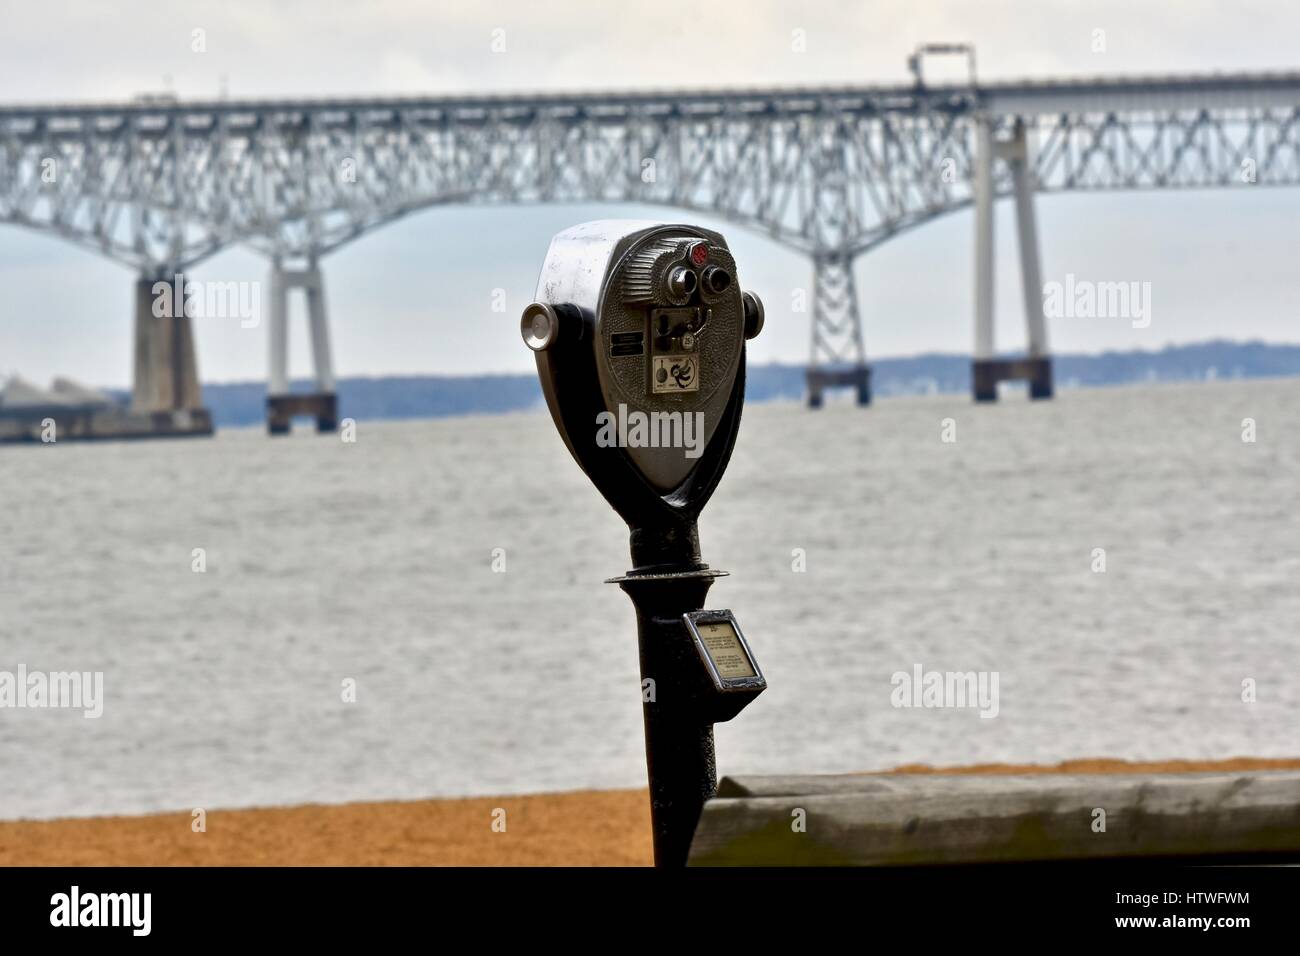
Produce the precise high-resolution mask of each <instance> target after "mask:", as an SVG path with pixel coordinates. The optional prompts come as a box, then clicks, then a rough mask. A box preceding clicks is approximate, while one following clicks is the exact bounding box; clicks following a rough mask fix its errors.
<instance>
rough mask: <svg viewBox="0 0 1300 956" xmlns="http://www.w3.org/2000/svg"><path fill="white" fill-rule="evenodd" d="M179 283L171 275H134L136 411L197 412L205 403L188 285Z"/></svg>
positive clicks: (133, 395)
mask: <svg viewBox="0 0 1300 956" xmlns="http://www.w3.org/2000/svg"><path fill="white" fill-rule="evenodd" d="M176 285H177V282H175V281H173V279H172V278H171V277H161V278H157V279H154V278H149V277H141V278H140V279H137V280H136V283H135V375H134V380H133V383H132V390H131V411H133V412H139V413H143V414H152V413H155V412H174V411H189V412H193V411H198V410H200V409H201V408H202V406H203V396H202V393H201V392H200V390H199V372H198V362H197V361H196V359H195V353H194V330H193V327H192V326H191V323H190V317H189V316H188V315H186V314H185V293H184V289H177V288H176Z"/></svg>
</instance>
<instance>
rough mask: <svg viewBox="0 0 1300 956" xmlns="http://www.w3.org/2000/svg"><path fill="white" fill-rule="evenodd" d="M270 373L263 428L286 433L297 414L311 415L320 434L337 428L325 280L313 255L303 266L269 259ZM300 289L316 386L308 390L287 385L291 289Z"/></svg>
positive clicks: (336, 408)
mask: <svg viewBox="0 0 1300 956" xmlns="http://www.w3.org/2000/svg"><path fill="white" fill-rule="evenodd" d="M270 286H271V321H270V337H271V343H270V371H269V375H268V377H267V388H266V428H267V431H268V432H270V433H271V434H272V435H285V434H288V432H289V427H290V425H291V423H292V421H293V419H294V417H295V416H297V415H308V416H313V417H315V419H316V430H317V431H318V432H332V431H335V430H337V428H338V396H337V394H336V393H335V383H334V364H333V359H332V358H331V355H330V340H329V324H328V322H327V320H326V315H325V281H324V278H323V277H322V276H321V271H320V265H319V264H318V262H317V261H316V259H315V258H312V259H310V260H308V263H307V266H306V268H303V269H288V268H285V266H284V264H283V262H282V261H281V260H280V259H274V260H272V263H271V279H270ZM292 289H301V290H302V291H303V293H304V297H305V299H306V301H307V325H308V331H309V333H310V335H311V348H312V360H313V371H314V372H315V377H314V385H315V388H314V390H313V391H311V392H305V393H304V392H296V393H295V392H291V391H290V389H289V292H290V290H292Z"/></svg>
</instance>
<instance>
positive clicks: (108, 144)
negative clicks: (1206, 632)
mask: <svg viewBox="0 0 1300 956" xmlns="http://www.w3.org/2000/svg"><path fill="white" fill-rule="evenodd" d="M1297 184H1300V73H1272V74H1242V75H1206V76H1180V77H1150V78H1123V79H1113V80H1062V81H1047V82H1017V83H1002V82H1000V83H990V84H981V85H978V86H977V85H973V84H972V85H943V86H926V85H922V84H921V83H920V82H918V83H917V84H915V85H910V86H903V85H900V86H882V87H863V88H853V87H843V88H825V89H784V90H718V91H698V92H691V91H685V92H682V91H677V92H659V93H656V92H642V93H609V94H576V95H549V94H548V95H537V96H510V97H505V96H481V97H479V96H473V97H471V96H460V97H456V96H448V97H436V98H431V97H418V98H386V99H343V100H339V99H329V100H265V101H219V102H193V103H188V102H187V103H181V102H177V101H174V100H170V101H167V100H164V101H158V100H156V99H154V100H150V101H138V102H132V103H129V104H116V105H103V104H94V105H91V104H83V105H75V104H70V105H48V106H6V107H0V222H7V223H13V224H15V225H20V226H27V227H30V228H33V229H39V230H44V231H48V232H51V233H54V234H56V235H59V236H62V237H63V238H65V239H68V240H69V241H71V242H74V243H77V244H78V245H81V246H84V247H87V248H90V249H93V250H95V251H96V252H99V253H101V254H103V255H105V256H108V257H109V258H112V259H114V260H117V261H119V262H122V263H125V264H127V265H129V266H131V267H133V268H134V269H136V270H138V271H139V273H140V276H141V279H142V281H145V282H151V281H152V280H154V279H156V278H159V277H170V276H171V275H172V274H173V273H176V272H181V271H183V270H185V269H186V268H188V267H191V266H193V265H195V264H196V263H198V262H200V261H202V260H203V259H205V258H207V257H208V256H211V255H213V254H214V253H216V252H218V251H220V250H222V249H225V248H226V247H228V246H231V245H233V244H246V245H249V246H252V247H254V248H256V249H257V250H260V251H261V252H262V253H264V254H265V255H266V256H267V257H269V258H270V259H271V261H272V263H273V270H274V271H273V273H272V286H273V290H286V289H290V288H297V287H302V288H305V289H307V290H308V291H309V297H310V294H311V293H312V292H314V293H315V298H316V300H319V301H317V303H316V305H314V306H313V314H312V329H313V333H314V336H315V337H316V338H317V339H318V341H317V342H316V345H317V349H316V355H317V362H318V385H319V386H320V389H321V390H322V391H327V390H332V388H333V383H332V372H331V371H330V370H329V361H330V360H329V348H328V340H327V338H326V336H327V332H326V323H325V316H324V305H323V298H324V294H323V286H322V284H321V281H320V273H319V265H318V263H319V260H320V258H321V257H322V256H324V255H326V254H327V253H329V252H332V251H334V250H336V249H338V248H340V247H341V246H343V245H345V244H346V243H348V242H350V241H351V240H353V239H356V238H358V237H359V236H362V235H365V234H366V233H367V232H369V231H370V230H373V229H377V228H380V227H382V226H384V225H385V224H387V223H389V222H392V221H394V220H396V219H399V218H401V217H403V216H406V215H409V214H411V213H414V212H417V211H420V210H423V209H426V208H428V207H431V206H437V205H441V204H449V203H462V204H463V203H546V202H583V203H639V204H657V205H663V206H671V207H675V208H677V209H681V210H688V211H694V212H700V213H705V214H707V215H709V216H712V217H717V218H719V219H722V220H726V221H729V222H734V223H736V224H738V225H741V226H744V227H747V228H749V229H753V230H757V231H759V232H761V233H765V234H766V235H768V236H770V237H771V238H773V239H774V240H776V241H777V242H779V243H782V244H784V245H786V246H788V247H790V248H792V249H796V250H798V251H800V252H802V253H804V254H806V255H808V256H809V257H810V259H811V262H812V266H813V276H814V281H813V295H812V323H811V324H812V330H811V354H810V358H809V386H810V398H811V399H813V400H814V403H819V402H820V396H821V391H822V389H823V388H824V387H827V386H830V385H834V384H856V385H857V386H858V388H859V399H860V400H861V401H864V402H865V401H866V400H867V398H868V396H869V391H868V384H867V383H868V379H867V362H866V353H865V350H864V345H863V335H862V320H861V317H860V312H859V308H858V300H857V293H856V289H855V288H854V282H853V263H854V260H855V259H856V258H857V257H858V256H860V255H862V254H864V253H866V252H868V251H870V250H871V249H873V248H874V247H876V246H877V245H879V244H881V243H883V242H885V241H887V240H888V239H890V238H892V237H893V236H896V235H898V234H899V233H902V232H905V231H907V230H909V229H912V228H914V227H916V226H919V225H921V224H923V223H925V222H928V221H929V220H931V219H934V218H936V217H938V216H941V215H945V214H947V213H950V212H953V211H955V210H959V209H962V208H964V207H966V206H968V205H974V206H975V207H976V222H977V227H976V242H975V246H976V249H975V254H976V289H975V300H976V301H975V319H976V349H975V353H976V355H975V357H976V361H977V363H978V362H980V361H984V362H989V361H991V360H992V358H993V352H992V348H993V343H992V216H991V211H990V210H991V207H992V203H993V202H994V200H996V199H997V198H999V197H1003V196H1012V197H1015V198H1016V200H1017V211H1018V214H1019V215H1018V221H1019V223H1020V230H1019V232H1020V240H1021V257H1022V259H1021V266H1022V273H1023V274H1024V277H1025V278H1024V281H1025V287H1026V288H1025V292H1026V296H1025V298H1026V306H1027V310H1028V311H1027V315H1026V318H1027V322H1028V326H1029V357H1030V359H1037V358H1043V359H1045V358H1046V336H1045V330H1043V329H1042V327H1041V326H1042V317H1041V302H1040V301H1039V295H1040V292H1041V284H1040V283H1038V282H1037V268H1038V267H1037V237H1036V233H1035V231H1034V223H1033V203H1032V196H1033V194H1034V193H1038V192H1073V191H1092V190H1126V189H1199V188H1208V187H1231V188H1237V189H1259V188H1267V187H1273V186H1294V185H1297ZM290 266H294V267H296V268H292V269H291V268H290ZM1031 279H1033V280H1034V281H1033V282H1031V281H1030V280H1031ZM273 297H275V298H278V299H279V300H283V297H284V292H283V291H276V292H274V295H273ZM283 311H284V310H283V308H274V307H273V313H279V314H278V315H276V314H273V316H272V323H271V325H272V333H271V335H272V342H271V351H272V372H271V379H272V386H273V388H272V392H273V393H274V390H275V388H276V387H279V386H283V385H284V382H283V381H282V376H278V375H277V370H276V365H277V363H280V364H283V355H282V353H283V349H284V341H283V336H282V332H277V328H276V325H277V323H279V324H280V325H283V321H284V316H283ZM1035 313H1036V315H1037V317H1036V318H1035ZM140 321H141V320H140V317H139V316H137V323H139V322H140ZM1035 322H1037V323H1038V325H1037V327H1036V326H1035ZM142 335H143V336H144V339H145V340H142V338H141V336H142ZM277 335H280V336H281V338H280V340H279V341H278V342H277V338H276V337H277ZM147 339H148V335H147V334H146V333H141V332H140V331H139V329H137V363H136V377H137V382H136V385H137V388H136V396H135V397H136V402H137V404H138V405H140V406H142V407H148V406H150V405H154V406H158V407H163V408H166V407H172V408H177V407H181V405H182V404H183V403H184V402H185V401H189V400H191V399H187V398H186V396H187V395H190V396H192V395H193V394H196V393H197V389H195V388H191V387H187V385H186V383H183V382H179V381H177V380H176V373H175V369H174V368H173V367H172V366H177V365H183V364H185V363H184V362H180V361H177V360H176V359H175V356H176V351H177V343H178V342H179V343H181V346H182V347H183V348H190V349H192V338H191V336H190V332H189V330H188V329H187V328H180V327H177V328H175V329H173V330H172V332H171V334H170V337H169V338H168V339H167V341H166V342H165V343H163V345H158V344H157V343H154V342H152V340H147ZM146 340H147V341H146ZM142 343H143V344H142ZM186 343H188V344H186ZM277 350H278V352H279V353H281V354H277ZM142 355H146V358H145V359H143V361H144V362H145V364H146V365H148V363H149V362H150V361H155V362H161V363H163V365H165V366H167V363H168V362H170V363H171V365H170V366H167V369H170V371H167V369H164V371H165V372H167V374H163V372H157V374H154V373H151V372H150V371H149V369H148V368H144V369H142V366H141V362H142V358H141V356H142ZM148 355H153V356H154V359H149V358H147V356H148ZM169 356H170V358H169ZM322 362H323V365H324V368H322ZM191 364H192V361H191ZM156 371H157V370H155V372H156ZM1003 371H1005V370H1003ZM1026 374H1027V375H1028V374H1029V373H1026ZM168 375H170V376H171V381H170V383H169V382H168V381H166V379H168ZM142 377H143V378H144V379H146V380H147V381H145V382H144V383H143V384H142V382H141V378H142ZM1031 377H1032V376H1031ZM278 378H279V379H280V380H277V379H278ZM155 379H156V380H157V381H155ZM1047 390H1048V393H1049V394H1050V380H1049V381H1048V383H1047Z"/></svg>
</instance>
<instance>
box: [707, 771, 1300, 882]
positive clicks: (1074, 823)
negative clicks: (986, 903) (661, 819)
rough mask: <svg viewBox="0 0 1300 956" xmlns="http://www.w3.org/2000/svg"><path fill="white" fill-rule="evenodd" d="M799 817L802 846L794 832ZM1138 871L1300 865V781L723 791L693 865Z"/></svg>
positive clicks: (873, 782)
mask: <svg viewBox="0 0 1300 956" xmlns="http://www.w3.org/2000/svg"><path fill="white" fill-rule="evenodd" d="M800 810H802V811H803V816H804V824H805V832H798V831H797V829H796V828H795V827H794V826H793V824H794V823H795V822H796V820H797V819H798V817H799V814H798V812H797V811H800ZM1098 810H1103V811H1105V818H1104V819H1105V831H1104V832H1098V830H1097V829H1096V827H1097V825H1098V821H1099V820H1100V819H1101V818H1100V816H1099V814H1098V813H1097V811H1098ZM1139 857H1141V858H1170V857H1180V858H1186V859H1189V860H1191V859H1196V858H1200V859H1211V858H1232V859H1241V858H1258V859H1269V860H1278V859H1285V860H1296V861H1300V772H1296V771H1289V770H1288V771H1272V772H1269V771H1264V772H1251V773H1237V774H1225V773H1192V774H1154V775H1147V774H1132V775H1119V774H1080V775H1064V774H1062V775H1051V776H1032V777H1031V776H1024V777H1020V776H987V777H981V776H972V775H960V776H955V775H954V776H943V775H937V774H936V775H932V774H924V775H906V776H885V775H879V776H878V775H869V774H861V775H858V774H854V775H849V776H813V777H738V778H731V777H728V778H725V779H724V780H723V781H722V783H721V785H720V786H719V788H718V796H717V797H715V798H714V799H713V800H710V801H709V802H708V803H707V804H705V807H704V812H703V814H702V816H701V818H700V823H699V826H698V828H697V829H696V832H695V840H694V843H693V844H692V846H691V853H690V863H691V864H692V865H697V866H701V865H703V866H710V865H723V866H846V865H847V866H889V865H917V864H936V863H1000V862H1028V861H1045V860H1107V859H1111V860H1113V859H1123V858H1139Z"/></svg>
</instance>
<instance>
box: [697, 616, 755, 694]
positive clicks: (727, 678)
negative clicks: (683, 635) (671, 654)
mask: <svg viewBox="0 0 1300 956" xmlns="http://www.w3.org/2000/svg"><path fill="white" fill-rule="evenodd" d="M682 617H683V620H684V621H685V622H686V627H687V628H688V629H689V630H690V632H691V637H692V638H693V639H694V641H695V647H696V650H698V651H699V654H700V659H701V660H702V661H703V663H704V666H705V668H706V669H707V670H708V672H709V676H710V677H711V678H712V679H713V684H714V686H715V687H716V688H717V689H718V690H720V691H730V690H758V689H762V688H763V687H766V686H767V684H766V682H765V681H764V680H763V674H762V672H761V671H760V670H759V669H758V663H757V662H756V661H755V660H754V655H753V654H752V653H751V652H750V650H749V645H748V644H747V643H745V636H744V635H743V634H742V633H741V631H740V625H739V624H738V623H736V617H735V615H734V614H732V613H731V612H730V611H691V612H689V613H688V614H684V615H683V616H682Z"/></svg>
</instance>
